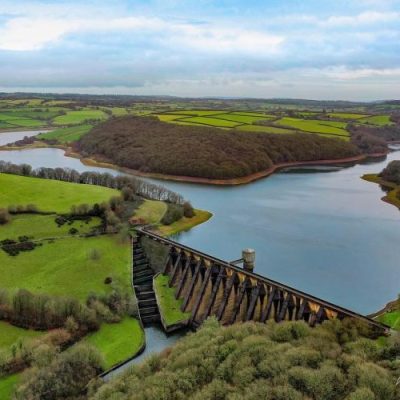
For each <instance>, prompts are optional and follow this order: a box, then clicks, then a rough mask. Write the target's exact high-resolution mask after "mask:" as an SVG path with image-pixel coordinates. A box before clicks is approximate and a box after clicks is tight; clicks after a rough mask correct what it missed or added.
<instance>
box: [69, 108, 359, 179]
mask: <svg viewBox="0 0 400 400" xmlns="http://www.w3.org/2000/svg"><path fill="white" fill-rule="evenodd" d="M76 146H77V150H78V151H80V153H81V154H82V155H83V156H98V157H102V158H104V159H106V160H108V161H112V162H113V163H115V164H117V165H120V166H123V167H128V168H131V169H134V170H139V171H142V172H155V173H163V174H169V175H184V176H192V177H205V178H214V179H229V178H236V177H243V176H247V175H250V174H252V173H255V172H259V171H262V170H265V169H268V168H269V167H271V166H272V165H274V164H279V163H283V162H291V161H314V160H327V159H340V158H346V157H352V156H356V155H358V154H360V150H359V149H358V148H357V147H356V146H355V145H353V144H352V143H348V142H345V141H343V140H339V139H330V138H324V137H321V136H318V135H311V134H301V133H298V134H295V135H291V134H285V135H274V134H266V133H261V134H259V133H252V134H251V135H249V134H248V133H245V132H233V131H229V132H228V131H223V130H221V129H218V128H208V127H196V126H185V125H176V124H168V123H165V122H161V121H159V120H158V119H156V118H152V117H133V116H129V117H121V118H112V119H110V120H108V121H106V122H104V123H102V124H100V125H97V126H96V127H94V128H93V129H92V130H91V131H90V132H89V133H88V134H87V135H85V136H84V137H83V138H82V139H81V140H80V141H79V142H78V143H77V145H76Z"/></svg>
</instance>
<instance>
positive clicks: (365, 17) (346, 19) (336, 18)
mask: <svg viewBox="0 0 400 400" xmlns="http://www.w3.org/2000/svg"><path fill="white" fill-rule="evenodd" d="M398 20H400V13H397V12H378V11H366V12H363V13H360V14H357V15H352V16H348V15H333V16H331V17H329V18H327V19H326V20H324V21H321V22H320V25H322V26H329V27H337V26H360V25H369V24H376V23H387V22H393V21H398Z"/></svg>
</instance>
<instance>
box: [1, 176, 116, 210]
mask: <svg viewBox="0 0 400 400" xmlns="http://www.w3.org/2000/svg"><path fill="white" fill-rule="evenodd" d="M0 187H1V191H0V207H3V208H7V207H8V206H9V205H24V206H26V205H27V204H35V205H36V206H37V207H38V208H39V210H41V211H52V212H60V213H63V212H64V213H65V212H69V211H70V209H71V206H72V205H79V204H84V203H86V204H94V203H101V202H103V201H107V200H108V199H109V198H111V197H112V196H116V195H119V191H117V190H115V189H109V188H106V187H102V186H95V185H83V184H79V183H69V182H62V181H56V180H50V179H40V178H31V177H25V176H18V175H10V174H1V173H0Z"/></svg>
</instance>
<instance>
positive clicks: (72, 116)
mask: <svg viewBox="0 0 400 400" xmlns="http://www.w3.org/2000/svg"><path fill="white" fill-rule="evenodd" d="M104 119H107V114H106V113H105V112H103V111H101V110H78V111H68V112H67V113H66V114H65V115H59V116H58V117H56V118H54V119H53V124H54V125H79V124H83V123H85V122H86V121H91V120H104Z"/></svg>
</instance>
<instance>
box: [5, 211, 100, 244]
mask: <svg viewBox="0 0 400 400" xmlns="http://www.w3.org/2000/svg"><path fill="white" fill-rule="evenodd" d="M55 218H56V215H55V214H52V215H35V214H21V215H13V216H12V219H11V221H10V222H9V223H8V224H5V225H0V240H4V239H18V237H19V236H22V235H27V236H29V237H31V238H33V239H42V238H50V237H57V236H66V235H69V230H70V229H71V228H75V229H77V230H78V234H84V233H88V232H90V230H91V228H93V227H95V226H98V225H100V224H101V220H100V218H91V220H90V221H89V222H88V223H85V222H84V221H73V223H72V224H64V225H62V226H60V227H59V226H58V225H57V224H56V222H55Z"/></svg>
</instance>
